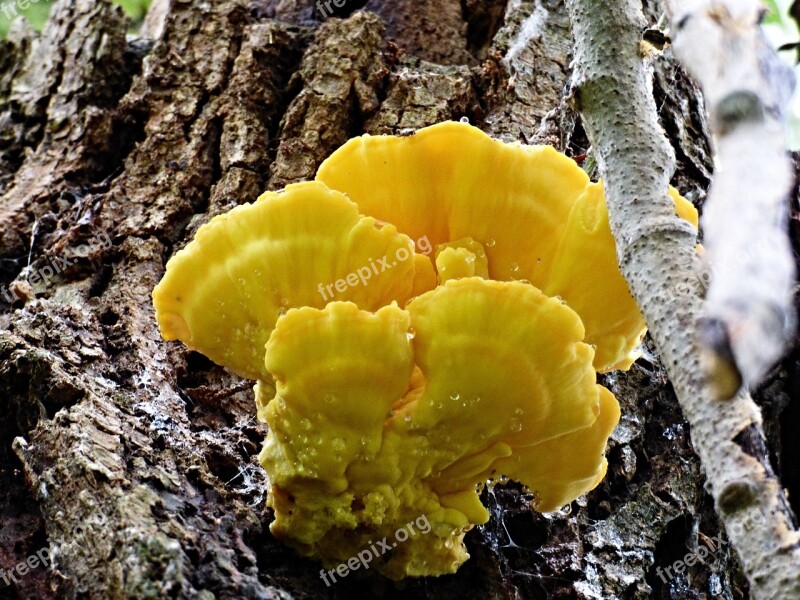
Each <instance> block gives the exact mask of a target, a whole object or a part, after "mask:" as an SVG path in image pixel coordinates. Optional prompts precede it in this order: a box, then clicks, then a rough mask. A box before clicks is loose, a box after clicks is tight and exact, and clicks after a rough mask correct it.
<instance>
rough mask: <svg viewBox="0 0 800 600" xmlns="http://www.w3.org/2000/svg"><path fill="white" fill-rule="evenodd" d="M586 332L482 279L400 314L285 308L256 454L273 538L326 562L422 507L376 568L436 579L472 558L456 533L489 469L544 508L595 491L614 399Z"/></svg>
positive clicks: (470, 520)
mask: <svg viewBox="0 0 800 600" xmlns="http://www.w3.org/2000/svg"><path fill="white" fill-rule="evenodd" d="M409 327H410V328H409ZM409 332H412V333H411V334H409ZM583 333H584V332H583V325H582V324H581V321H580V319H579V317H578V315H577V314H576V313H575V312H574V311H573V310H572V309H570V308H569V307H568V306H566V305H565V304H563V303H561V302H559V301H558V300H556V299H553V298H549V297H547V296H545V295H544V294H542V293H541V292H540V291H538V290H537V289H536V288H534V287H533V286H531V285H529V284H525V283H521V282H496V281H486V280H484V279H481V278H477V277H470V278H464V279H459V280H456V281H448V282H447V283H446V284H444V285H442V286H440V287H438V288H436V289H435V290H433V291H431V292H428V293H426V294H423V295H422V296H420V297H418V298H416V299H414V300H413V301H411V302H410V303H409V304H408V306H407V310H405V311H404V310H401V309H399V308H397V307H396V306H390V307H386V308H383V309H381V310H379V311H378V312H377V313H375V314H372V313H368V312H365V311H360V310H358V309H357V308H356V307H355V305H353V304H349V303H338V302H336V303H331V304H329V305H328V306H327V307H326V308H325V309H324V310H316V309H311V308H303V309H299V310H292V311H290V312H289V313H287V314H286V316H285V317H282V318H281V319H280V320H279V321H278V324H277V327H276V328H275V331H274V332H273V334H272V337H271V338H270V341H269V343H268V345H267V354H266V365H267V367H268V368H269V370H270V372H272V374H273V375H274V376H275V379H276V381H277V382H278V384H277V394H276V397H275V400H273V401H272V402H270V403H269V408H268V410H267V422H268V423H269V425H270V434H269V437H268V439H267V443H266V444H265V446H264V450H263V452H262V454H261V461H262V464H263V465H264V466H265V468H266V469H267V471H268V472H269V473H270V481H271V484H272V489H271V492H270V504H271V505H272V506H273V507H274V508H275V521H274V523H273V524H272V527H271V529H272V531H273V533H274V534H275V535H276V536H278V537H280V538H282V539H284V540H286V541H287V543H289V544H291V545H293V546H294V547H296V548H298V549H299V550H300V551H301V552H303V553H305V554H307V555H309V556H313V557H316V558H320V559H322V560H323V561H325V562H326V563H328V564H334V563H336V562H339V561H344V560H346V559H347V558H348V557H350V556H353V555H355V554H357V553H358V551H359V550H360V549H361V548H363V547H364V546H366V545H367V541H368V540H369V539H372V540H375V539H381V538H382V537H383V536H391V535H393V534H394V532H395V531H396V530H397V529H399V528H402V527H403V526H404V524H406V523H407V522H409V521H412V520H414V519H416V518H418V517H420V515H423V514H424V515H425V517H426V519H427V520H428V521H429V522H430V524H431V532H430V533H428V534H426V535H416V536H411V538H410V539H409V540H408V541H406V542H404V543H403V544H402V550H401V551H399V552H397V553H393V554H392V555H391V557H386V559H387V560H386V562H385V563H384V562H381V563H379V564H377V565H376V566H375V568H377V569H378V570H380V571H381V572H383V573H384V574H386V575H388V576H390V577H395V578H398V577H404V576H407V575H439V574H443V573H449V572H453V571H455V569H456V568H457V567H458V565H459V564H461V562H463V561H464V560H466V558H468V555H467V554H466V550H465V549H464V547H463V545H462V538H463V535H464V533H465V531H467V530H468V529H469V528H471V527H472V526H473V525H475V524H477V523H483V522H485V521H486V520H487V519H488V513H487V512H486V509H485V508H483V506H481V504H480V501H479V497H478V487H479V486H480V485H481V484H482V482H484V481H486V479H487V477H497V476H500V475H508V476H513V477H514V478H515V479H517V480H518V481H520V482H522V483H524V484H526V485H528V486H529V487H531V489H532V490H533V491H534V494H535V497H536V499H537V500H536V502H537V507H539V506H541V507H548V508H549V507H551V506H560V505H562V504H564V503H567V502H570V501H572V500H573V499H575V498H576V497H577V496H578V495H579V494H581V493H583V492H585V491H587V490H589V489H591V488H592V487H594V486H595V485H597V483H598V482H599V481H600V479H602V476H603V474H604V473H605V465H606V463H605V458H604V456H603V452H604V449H605V444H606V441H607V439H608V436H609V434H610V432H611V430H612V429H613V428H614V426H615V425H616V423H617V420H618V418H619V407H618V405H617V402H616V400H615V399H614V397H613V395H612V394H611V393H610V392H608V391H607V390H603V388H601V387H600V386H598V385H597V384H596V383H595V371H594V369H593V367H592V357H593V351H592V348H591V347H590V346H589V345H587V344H585V343H583V342H582V341H581V339H582V337H583ZM415 364H416V365H417V367H418V370H415V369H414V365H415ZM564 457H567V458H564ZM398 546H399V545H398Z"/></svg>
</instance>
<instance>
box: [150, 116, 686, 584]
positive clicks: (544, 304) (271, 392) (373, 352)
mask: <svg viewBox="0 0 800 600" xmlns="http://www.w3.org/2000/svg"><path fill="white" fill-rule="evenodd" d="M318 180H319V181H316V182H310V183H301V184H295V185H291V186H289V187H287V188H286V190H285V191H283V192H277V193H273V192H269V193H266V194H264V195H263V196H262V197H261V198H259V199H258V200H257V201H256V202H255V203H253V204H246V205H243V206H240V207H237V208H235V209H233V210H232V211H231V212H229V213H228V214H226V215H221V216H219V217H216V218H214V219H213V220H212V221H211V222H210V223H208V224H207V225H205V226H203V227H202V228H201V229H200V230H199V231H198V233H197V235H196V237H195V239H194V241H192V242H191V243H190V244H189V245H188V246H187V247H186V248H184V249H183V250H181V251H180V252H178V253H177V254H176V255H175V256H174V257H173V258H172V259H171V260H170V261H169V263H168V264H167V272H166V274H165V276H164V278H163V280H162V281H161V283H159V285H158V286H157V287H156V288H155V290H154V291H153V301H154V304H155V307H156V317H157V320H158V324H159V327H160V329H161V332H162V335H163V336H164V337H165V338H166V339H181V340H182V341H184V342H185V343H186V344H187V345H188V346H190V347H192V348H195V349H197V350H199V351H200V352H202V353H203V354H205V355H207V356H208V357H209V358H211V359H212V360H214V361H216V362H218V363H220V364H222V365H225V366H226V367H228V368H230V369H232V370H233V371H235V372H236V373H239V374H241V375H244V376H246V377H252V378H256V379H258V380H259V383H258V385H257V386H256V402H257V405H258V408H259V417H260V418H262V419H264V420H266V421H267V422H268V423H269V426H270V431H269V435H268V437H267V440H266V442H265V445H264V449H263V451H262V453H261V456H260V460H261V462H262V464H263V465H264V467H265V468H266V470H267V472H268V474H269V479H270V491H269V499H268V503H269V505H270V506H271V507H273V508H274V510H275V521H274V522H273V523H272V525H271V530H272V532H273V534H274V535H275V536H276V537H279V538H281V539H283V540H285V541H286V542H287V543H288V544H291V545H292V546H293V547H295V548H297V549H298V550H299V551H300V552H302V553H304V554H306V555H308V556H312V557H316V558H319V559H321V560H323V561H324V562H326V563H327V564H329V565H331V564H334V563H337V562H342V561H345V560H347V559H349V558H351V557H352V556H355V555H356V554H357V553H358V552H359V551H361V550H362V549H363V548H365V547H366V546H367V545H368V544H369V543H370V542H371V541H372V540H378V539H381V538H382V537H383V536H386V537H390V536H393V535H394V533H395V531H397V530H399V529H400V528H401V527H403V526H404V525H406V524H408V523H410V522H412V521H415V520H417V519H419V518H420V517H422V516H424V517H425V518H426V520H427V522H428V523H429V524H430V530H429V532H420V531H417V532H410V537H409V539H408V540H406V541H404V542H403V543H401V544H398V545H397V547H396V548H394V549H393V550H392V551H391V552H390V553H388V554H387V555H386V556H382V557H380V558H379V559H377V560H376V561H375V563H374V564H373V565H372V566H373V567H374V568H375V569H376V570H379V571H381V572H382V573H384V574H386V575H388V576H390V577H394V578H401V577H405V576H408V575H411V576H418V575H439V574H444V573H451V572H454V571H455V570H456V569H457V568H458V566H459V565H460V564H461V563H463V562H464V561H465V560H466V559H467V558H468V555H467V553H466V549H465V548H464V545H463V543H462V540H463V536H464V534H465V532H466V531H468V530H469V529H470V528H471V527H472V526H474V525H475V524H477V523H482V522H485V521H486V520H487V519H488V513H487V512H486V509H485V508H484V507H483V506H482V505H481V503H480V501H479V497H478V491H479V488H480V487H481V486H482V485H483V482H485V481H486V480H487V479H488V478H492V477H494V478H499V477H501V476H507V477H511V478H513V479H515V480H517V481H520V482H521V483H523V484H525V485H526V486H528V487H529V488H530V489H531V490H532V491H533V493H534V495H535V496H534V497H535V507H536V508H538V509H539V510H551V509H553V508H556V507H558V506H561V505H563V504H565V503H567V502H570V501H571V500H573V499H574V498H575V497H577V496H578V495H579V494H581V493H583V492H585V491H587V490H590V489H592V488H593V487H594V486H596V485H597V484H598V482H599V481H600V480H601V479H602V477H603V475H604V473H605V469H606V461H605V458H604V456H603V451H604V448H605V445H606V442H607V440H608V436H609V435H610V433H611V430H612V429H613V428H614V426H615V425H616V423H617V421H618V419H619V406H618V404H617V402H616V400H615V398H614V396H613V395H612V394H611V393H610V392H609V391H607V390H605V389H603V388H602V387H600V386H598V385H597V384H596V381H595V379H596V378H595V369H610V368H616V367H627V366H628V365H629V364H630V361H631V350H632V348H633V346H634V345H635V344H636V343H637V342H638V339H639V336H640V335H641V333H642V331H643V328H644V323H643V321H642V318H641V315H640V314H639V311H638V309H637V307H636V305H635V303H634V302H633V300H632V298H631V297H630V294H629V292H628V287H627V285H626V283H625V281H624V280H623V279H622V276H621V275H620V273H619V271H618V269H617V266H616V256H615V253H614V242H613V238H612V237H611V232H610V230H609V226H608V216H607V214H606V208H605V202H604V199H603V193H602V187H601V186H600V185H599V184H592V183H590V182H589V181H588V178H587V177H586V175H585V174H584V173H583V172H582V171H581V170H580V169H579V168H578V167H577V166H576V165H575V164H574V163H573V161H571V160H570V159H568V158H566V157H565V156H563V155H560V154H558V153H557V152H556V151H555V150H553V149H552V148H549V147H525V146H520V145H516V144H511V145H507V144H502V143H500V142H497V141H494V140H492V139H491V138H489V137H488V136H486V135H484V134H483V133H481V132H480V131H478V130H476V129H475V128H472V127H470V126H468V125H464V124H458V123H445V124H441V125H437V126H434V127H430V128H427V129H424V130H421V131H420V132H418V133H417V134H416V135H413V136H411V137H408V138H394V137H390V136H388V137H372V138H360V139H356V140H351V141H350V142H348V143H347V144H345V145H344V146H343V147H342V148H341V149H340V150H339V151H337V152H336V153H335V154H334V155H333V156H332V157H331V158H329V159H328V160H327V161H326V162H325V163H324V164H323V166H322V167H321V168H320V172H319V175H318ZM323 182H324V183H323ZM325 183H327V184H328V185H330V186H332V187H333V188H335V189H336V190H339V191H334V190H333V189H330V188H329V187H327V186H326V185H325ZM342 192H346V193H347V194H350V196H351V197H352V200H355V203H354V202H353V201H351V200H350V199H348V198H347V196H345V194H344V193H342ZM670 194H671V195H672V197H673V198H674V199H675V202H676V211H677V212H678V213H679V214H680V215H681V216H683V217H684V218H688V219H689V220H692V219H694V223H695V224H696V211H694V209H693V208H691V206H690V205H688V203H686V201H685V200H683V199H682V198H680V197H679V196H677V194H676V193H675V192H674V191H671V192H670ZM356 203H357V204H356ZM359 211H361V212H362V213H366V214H369V215H371V216H370V217H364V216H361V215H360V214H359ZM376 219H381V220H383V221H385V222H387V223H390V224H386V225H379V224H378V222H377V221H376ZM398 229H399V231H401V232H402V233H398ZM406 234H409V235H411V236H414V239H417V240H420V239H426V240H427V241H429V242H430V243H432V244H433V245H434V246H435V247H436V254H435V256H434V257H431V258H428V257H426V256H423V255H421V254H416V253H414V251H413V249H414V244H413V242H412V241H411V238H409V237H408V235H406ZM401 250H402V251H403V252H404V253H405V254H404V256H405V257H406V258H405V259H402V258H400V256H401V255H400V251H401ZM393 256H394V257H396V258H398V259H399V260H395V261H393V262H391V264H389V261H391V257H393ZM387 257H389V258H388V259H387ZM382 258H383V259H384V261H381V259H382ZM433 261H435V263H434V262H433ZM376 262H379V263H381V267H380V270H379V269H378V268H377V267H376ZM434 264H435V269H434ZM367 275H369V276H367ZM515 279H519V280H523V281H513V280H515ZM493 280H494V281H493ZM437 281H438V283H439V285H438V287H435V286H436V285H437ZM340 283H341V285H339V284H340ZM345 284H346V285H345ZM326 292H327V293H326ZM398 304H399V306H398ZM402 307H404V308H402ZM592 345H596V352H595V350H594V349H593V348H592Z"/></svg>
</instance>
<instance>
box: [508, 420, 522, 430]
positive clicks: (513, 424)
mask: <svg viewBox="0 0 800 600" xmlns="http://www.w3.org/2000/svg"><path fill="white" fill-rule="evenodd" d="M509 425H510V429H511V431H513V432H514V433H519V432H520V431H522V421H520V420H519V419H511V420H510V421H509Z"/></svg>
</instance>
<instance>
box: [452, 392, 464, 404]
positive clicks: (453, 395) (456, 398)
mask: <svg viewBox="0 0 800 600" xmlns="http://www.w3.org/2000/svg"><path fill="white" fill-rule="evenodd" d="M460 398H461V395H460V394H459V393H458V392H453V393H452V394H450V400H453V401H454V402H455V401H456V400H459V399H460Z"/></svg>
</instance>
